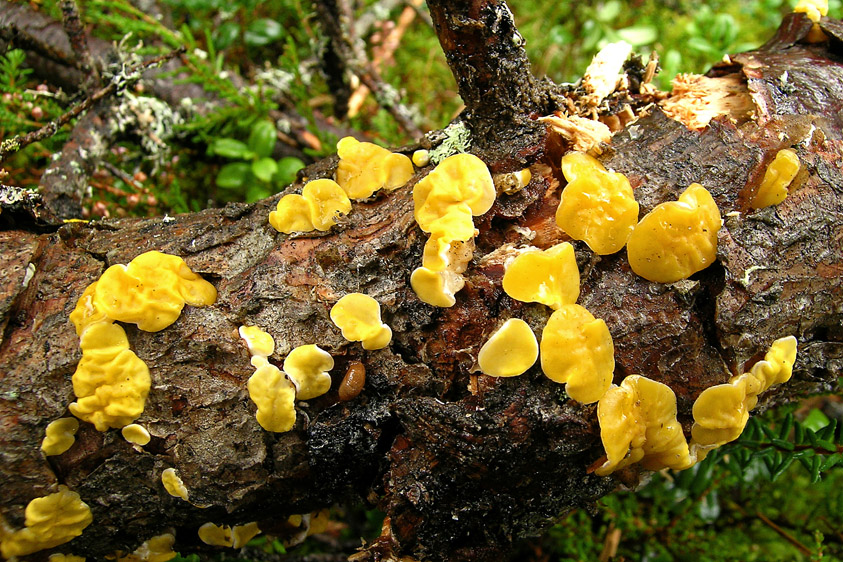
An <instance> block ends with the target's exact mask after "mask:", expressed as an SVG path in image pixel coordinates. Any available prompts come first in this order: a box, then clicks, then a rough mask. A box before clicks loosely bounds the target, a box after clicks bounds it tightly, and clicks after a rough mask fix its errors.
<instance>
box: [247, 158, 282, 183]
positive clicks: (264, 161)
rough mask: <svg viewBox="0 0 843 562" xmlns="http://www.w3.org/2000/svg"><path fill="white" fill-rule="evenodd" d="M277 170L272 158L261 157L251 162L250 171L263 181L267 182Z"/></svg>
mask: <svg viewBox="0 0 843 562" xmlns="http://www.w3.org/2000/svg"><path fill="white" fill-rule="evenodd" d="M277 170H278V164H276V163H275V160H273V159H272V158H261V159H259V160H255V161H254V162H252V173H253V174H255V177H256V178H258V179H259V180H261V181H263V182H267V183H268V182H269V180H271V179H272V176H273V175H274V174H275V172H276V171H277Z"/></svg>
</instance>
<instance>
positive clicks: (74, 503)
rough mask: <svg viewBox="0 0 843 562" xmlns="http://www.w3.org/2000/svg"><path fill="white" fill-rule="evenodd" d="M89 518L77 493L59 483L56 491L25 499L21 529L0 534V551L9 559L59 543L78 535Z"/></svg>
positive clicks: (88, 511)
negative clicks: (29, 499) (30, 499)
mask: <svg viewBox="0 0 843 562" xmlns="http://www.w3.org/2000/svg"><path fill="white" fill-rule="evenodd" d="M93 520H94V518H93V516H92V515H91V510H90V508H89V507H88V505H87V504H86V503H85V502H83V501H82V498H80V497H79V494H77V493H76V492H71V491H70V490H69V489H68V488H67V487H66V486H59V491H58V492H56V493H54V494H50V495H47V496H44V497H41V498H35V499H34V500H32V501H31V502H29V504H28V505H27V506H26V510H25V511H24V525H25V527H24V528H23V529H19V530H17V531H15V532H9V533H2V534H0V537H2V538H0V554H2V555H3V558H12V557H15V556H26V555H27V554H32V553H33V552H38V551H39V550H44V549H47V548H53V547H56V546H59V545H60V544H64V543H66V542H69V541H70V540H72V539H74V538H75V537H78V536H79V535H81V534H82V531H83V530H84V529H85V527H87V526H88V525H90V524H91V522H92V521H93Z"/></svg>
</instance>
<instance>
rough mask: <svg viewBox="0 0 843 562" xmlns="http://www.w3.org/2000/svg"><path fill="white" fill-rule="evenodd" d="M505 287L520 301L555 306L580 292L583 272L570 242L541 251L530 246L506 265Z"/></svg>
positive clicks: (560, 304) (574, 297) (565, 302)
mask: <svg viewBox="0 0 843 562" xmlns="http://www.w3.org/2000/svg"><path fill="white" fill-rule="evenodd" d="M503 290H504V291H505V292H506V294H507V295H509V296H510V297H512V298H514V299H515V300H518V301H521V302H538V303H541V304H544V305H547V306H549V307H550V308H552V309H554V310H556V309H558V308H559V307H561V306H562V305H566V304H574V303H575V302H577V298H578V297H579V295H580V272H579V269H578V268H577V258H576V256H575V255H574V247H573V246H571V244H569V243H568V242H563V243H562V244H557V245H556V246H553V247H552V248H548V249H547V250H544V251H541V250H538V249H535V248H531V249H529V250H527V251H525V252H522V253H520V254H518V256H516V257H515V258H514V259H513V260H512V261H511V262H509V263H508V264H507V265H506V272H505V273H504V276H503Z"/></svg>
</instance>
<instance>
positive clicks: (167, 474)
mask: <svg viewBox="0 0 843 562" xmlns="http://www.w3.org/2000/svg"><path fill="white" fill-rule="evenodd" d="M161 483H162V484H164V489H165V490H167V493H168V494H170V495H171V496H173V497H174V498H181V499H183V500H184V501H187V498H188V493H187V486H185V485H184V482H182V480H181V478H179V475H178V473H177V472H176V469H175V468H167V469H164V471H163V472H162V473H161Z"/></svg>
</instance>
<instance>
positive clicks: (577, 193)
mask: <svg viewBox="0 0 843 562" xmlns="http://www.w3.org/2000/svg"><path fill="white" fill-rule="evenodd" d="M566 160H567V162H566ZM562 170H563V173H565V171H567V174H566V175H565V178H566V179H567V180H568V185H567V186H566V187H565V189H564V190H563V191H562V196H561V198H560V200H559V208H558V209H557V210H556V224H557V225H559V228H561V229H562V230H564V231H565V233H566V234H568V236H570V237H571V238H573V239H574V240H582V241H584V242H585V243H586V244H588V247H589V248H591V249H592V251H594V253H596V254H599V255H607V254H614V253H615V252H618V251H620V249H621V248H623V247H624V244H626V241H627V239H628V238H629V235H630V233H631V232H632V229H633V228H635V225H636V223H637V222H638V202H637V201H635V196H634V195H633V193H632V187H631V186H630V185H629V180H627V179H626V176H624V175H623V174H618V173H610V172H607V171H606V170H605V168H603V165H602V164H600V162H598V161H597V160H596V159H594V158H592V157H591V156H588V155H587V154H583V153H581V152H572V153H569V154H567V155H565V156H564V157H563V158H562Z"/></svg>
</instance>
